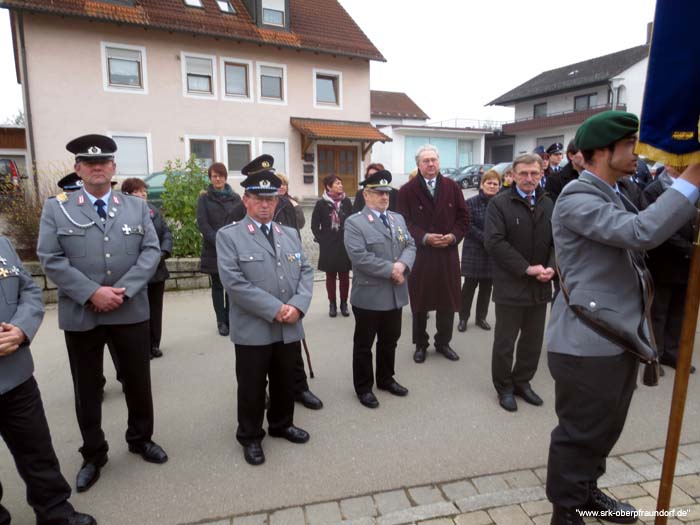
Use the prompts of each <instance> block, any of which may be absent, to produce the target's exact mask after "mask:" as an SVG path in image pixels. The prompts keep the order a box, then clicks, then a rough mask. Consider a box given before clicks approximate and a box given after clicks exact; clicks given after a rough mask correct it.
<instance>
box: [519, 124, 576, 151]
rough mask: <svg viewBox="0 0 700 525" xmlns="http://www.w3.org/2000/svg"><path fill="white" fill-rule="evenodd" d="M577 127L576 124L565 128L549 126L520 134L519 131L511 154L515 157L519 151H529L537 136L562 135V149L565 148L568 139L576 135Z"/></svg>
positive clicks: (535, 143)
mask: <svg viewBox="0 0 700 525" xmlns="http://www.w3.org/2000/svg"><path fill="white" fill-rule="evenodd" d="M577 129H578V126H569V127H565V128H564V127H562V128H550V129H541V130H537V131H532V132H526V133H522V134H520V133H519V134H518V135H516V136H515V147H514V148H513V155H514V156H516V157H517V156H518V155H519V154H520V153H530V152H531V151H532V150H533V149H535V146H536V145H537V139H538V138H540V137H552V136H556V135H563V136H564V140H563V142H562V144H563V145H564V149H566V146H567V145H568V144H569V141H570V140H571V139H573V138H574V136H575V135H576V130H577ZM546 147H547V146H545V148H546Z"/></svg>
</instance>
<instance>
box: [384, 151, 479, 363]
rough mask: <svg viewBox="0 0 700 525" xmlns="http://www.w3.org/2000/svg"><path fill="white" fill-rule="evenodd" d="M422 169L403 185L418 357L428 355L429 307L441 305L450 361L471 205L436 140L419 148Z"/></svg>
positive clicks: (442, 343)
mask: <svg viewBox="0 0 700 525" xmlns="http://www.w3.org/2000/svg"><path fill="white" fill-rule="evenodd" d="M416 165H417V166H418V174H417V175H416V176H415V177H414V178H413V179H412V180H410V181H409V182H407V183H406V184H404V185H403V186H402V188H401V190H400V191H399V202H398V211H399V213H400V214H401V215H403V217H404V219H405V220H406V225H407V226H408V230H409V232H411V235H412V236H413V238H414V239H415V241H416V248H417V253H416V261H415V263H414V266H413V269H412V270H411V273H410V274H409V277H408V292H409V295H410V299H411V310H412V312H413V344H415V345H416V351H415V353H414V354H413V360H414V361H415V362H416V363H422V362H423V361H425V355H426V352H427V350H428V343H429V338H428V332H427V331H426V325H427V320H428V312H430V311H431V310H435V311H437V315H436V317H437V320H436V324H437V333H436V334H435V350H436V351H438V352H440V353H441V354H442V355H444V356H445V357H446V358H447V359H449V360H451V361H457V360H458V359H459V356H458V355H457V353H456V352H455V351H454V350H453V349H452V348H451V347H450V341H451V340H452V328H453V324H454V314H455V312H457V311H459V296H460V273H459V252H458V250H457V245H458V244H459V243H460V242H461V241H462V238H463V237H464V235H465V233H466V231H467V223H468V218H467V207H466V206H465V204H464V196H463V195H462V190H461V189H460V188H459V186H458V185H457V183H456V182H454V181H453V180H451V179H448V178H446V177H443V176H442V175H440V156H439V154H438V150H437V148H436V147H435V146H432V145H429V144H428V145H425V146H421V147H420V148H418V151H417V152H416Z"/></svg>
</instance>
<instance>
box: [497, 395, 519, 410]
mask: <svg viewBox="0 0 700 525" xmlns="http://www.w3.org/2000/svg"><path fill="white" fill-rule="evenodd" d="M498 404H499V405H501V407H502V408H503V409H504V410H507V411H508V412H515V411H516V410H518V404H517V403H516V402H515V398H514V397H513V394H511V393H510V392H508V393H506V394H499V395H498Z"/></svg>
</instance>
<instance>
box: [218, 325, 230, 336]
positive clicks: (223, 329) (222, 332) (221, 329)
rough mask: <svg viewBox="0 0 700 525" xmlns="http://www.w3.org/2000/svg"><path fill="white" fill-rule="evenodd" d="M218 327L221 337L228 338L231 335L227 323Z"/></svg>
mask: <svg viewBox="0 0 700 525" xmlns="http://www.w3.org/2000/svg"><path fill="white" fill-rule="evenodd" d="M216 326H217V328H218V329H219V335H223V336H227V335H228V334H229V329H228V325H227V324H226V323H217V325H216Z"/></svg>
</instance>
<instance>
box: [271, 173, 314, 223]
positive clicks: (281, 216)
mask: <svg viewBox="0 0 700 525" xmlns="http://www.w3.org/2000/svg"><path fill="white" fill-rule="evenodd" d="M275 175H277V177H279V179H280V180H281V181H282V185H281V186H280V189H279V193H278V194H277V207H276V208H275V215H274V217H273V218H272V220H273V221H275V222H278V223H280V224H281V225H282V226H289V227H290V228H294V229H295V230H297V231H299V230H301V229H302V228H303V227H304V225H305V224H306V218H305V217H304V210H302V209H301V206H299V203H298V202H297V201H296V199H294V198H293V197H292V196H291V195H289V180H288V179H287V176H286V175H285V174H284V173H280V172H275Z"/></svg>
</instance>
